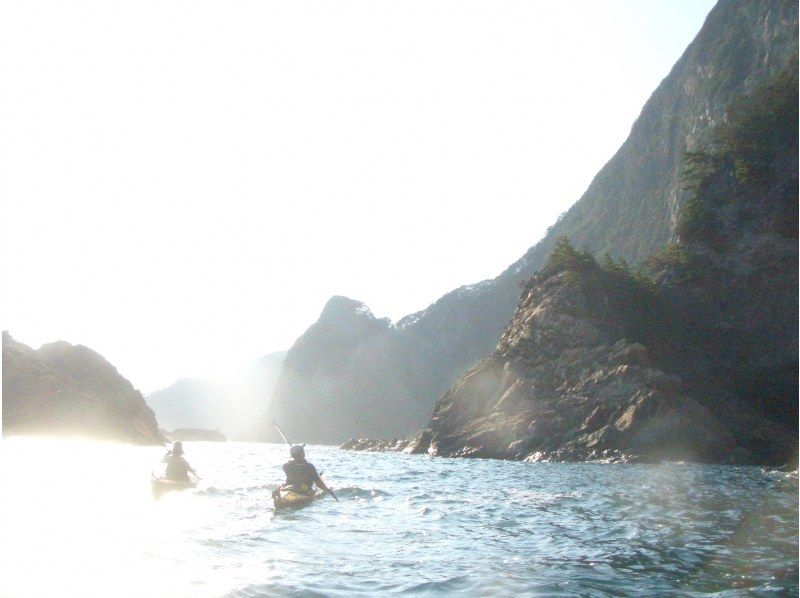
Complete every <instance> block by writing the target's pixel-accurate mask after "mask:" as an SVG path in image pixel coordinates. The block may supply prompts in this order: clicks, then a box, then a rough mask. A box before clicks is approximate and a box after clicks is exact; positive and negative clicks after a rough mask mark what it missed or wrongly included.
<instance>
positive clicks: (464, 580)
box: [400, 575, 469, 594]
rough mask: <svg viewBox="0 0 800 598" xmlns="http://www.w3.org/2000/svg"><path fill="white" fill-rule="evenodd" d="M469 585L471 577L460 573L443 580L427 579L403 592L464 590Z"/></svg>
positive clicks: (436, 592)
mask: <svg viewBox="0 0 800 598" xmlns="http://www.w3.org/2000/svg"><path fill="white" fill-rule="evenodd" d="M467 585H469V577H467V576H466V575H459V576H458V577H451V578H450V579H445V580H442V581H426V582H424V583H419V584H416V585H413V586H410V587H407V588H405V589H403V590H402V591H401V592H400V593H401V594H440V593H444V592H447V593H449V592H454V591H457V590H464V589H466V586H467Z"/></svg>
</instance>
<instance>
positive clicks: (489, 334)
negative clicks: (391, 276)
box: [272, 0, 798, 442]
mask: <svg viewBox="0 0 800 598" xmlns="http://www.w3.org/2000/svg"><path fill="white" fill-rule="evenodd" d="M797 23H798V21H797V4H796V3H795V2H789V1H780V0H761V1H758V0H722V1H720V2H719V4H718V5H717V6H716V7H715V8H714V9H713V10H712V11H711V13H710V14H709V16H708V18H707V19H706V22H705V24H704V26H703V28H702V30H701V31H700V32H699V33H698V35H697V37H696V39H695V40H694V41H693V42H692V43H691V44H690V45H689V47H688V48H687V50H686V51H685V52H684V54H683V56H682V57H681V58H680V60H679V61H678V62H677V63H676V65H675V66H674V67H673V69H672V71H671V72H670V73H669V75H668V76H667V77H666V78H665V79H664V80H663V81H662V83H661V84H660V85H659V87H658V88H657V89H656V91H655V92H654V93H653V95H652V97H651V98H650V99H649V100H648V102H647V103H646V104H645V106H644V108H643V110H642V112H641V114H640V116H639V118H638V119H637V120H636V122H635V123H634V125H633V127H632V129H631V133H630V135H629V137H628V139H627V140H626V141H625V143H624V144H623V145H622V147H621V148H620V149H619V151H618V152H617V153H616V154H615V155H614V156H613V157H612V158H611V160H610V161H609V162H608V163H607V164H606V165H605V166H604V167H603V169H602V170H601V171H600V172H599V173H598V174H597V176H596V177H595V179H594V180H593V181H592V183H591V185H590V186H589V188H588V189H587V191H586V193H584V195H583V196H582V197H581V198H580V200H579V201H578V202H577V203H576V204H575V205H574V206H573V207H572V208H571V209H570V210H569V211H568V212H566V214H565V215H564V216H563V218H561V219H560V220H559V221H558V222H557V223H555V224H554V225H553V226H552V227H551V228H550V229H549V231H548V234H547V235H546V236H545V238H544V239H542V240H541V241H540V242H539V243H537V244H536V245H535V246H533V247H532V248H531V249H530V250H529V251H528V252H527V253H526V254H525V255H524V256H523V257H522V258H521V259H520V260H518V261H517V262H515V263H514V264H512V265H511V266H510V267H509V268H508V269H506V270H505V271H504V272H503V273H501V274H500V275H499V276H498V277H497V278H495V279H493V280H487V281H484V282H482V283H479V284H476V285H472V286H466V287H462V288H460V289H457V290H455V291H453V292H451V293H449V294H447V295H445V296H444V297H442V298H441V299H439V300H438V301H437V302H436V303H434V304H433V305H431V306H430V307H429V308H427V309H426V310H424V311H422V312H419V313H416V314H412V315H410V316H407V317H405V318H403V319H402V320H400V321H399V322H398V323H397V325H395V326H389V325H388V324H387V325H385V326H384V330H383V331H382V333H381V334H380V335H376V336H375V337H374V338H373V339H372V340H371V341H370V344H369V347H370V351H369V352H368V351H365V350H364V346H363V345H361V344H358V343H356V344H353V343H351V342H350V341H349V340H348V339H347V337H346V335H345V337H342V338H341V339H338V338H337V336H336V334H337V327H336V326H333V325H331V326H328V327H327V329H328V330H329V331H330V336H328V337H326V338H325V341H324V343H325V345H326V346H336V347H340V350H341V351H346V350H347V349H345V348H346V347H350V349H351V350H352V352H351V353H349V354H348V355H347V356H346V357H345V356H344V355H339V356H338V357H337V358H338V359H340V360H346V361H347V363H348V367H347V368H346V369H343V370H339V369H335V368H333V369H327V370H324V371H325V373H324V374H323V373H320V374H318V375H315V377H314V382H313V384H311V385H309V384H307V383H306V381H305V380H304V379H303V378H302V377H299V376H296V375H293V374H291V373H290V372H289V371H287V372H286V376H287V377H286V379H285V380H282V381H281V382H279V384H278V386H277V388H276V391H275V394H274V395H273V398H272V401H273V403H274V404H275V405H276V409H279V410H282V413H283V414H285V415H287V416H288V415H289V412H288V411H286V410H287V409H290V408H289V407H288V406H289V405H292V406H293V407H292V409H297V410H298V414H297V418H296V420H297V422H298V426H299V428H298V430H297V431H298V434H300V435H301V436H303V437H304V438H307V439H309V440H312V441H323V440H325V441H335V442H341V441H343V440H345V439H346V438H348V437H350V436H369V435H371V436H378V437H389V436H392V435H396V434H399V435H403V434H404V433H406V434H407V433H409V432H411V428H406V429H405V430H402V429H400V428H401V427H402V426H405V425H407V426H413V424H414V423H415V422H418V421H421V420H426V419H427V416H428V415H429V414H430V413H431V410H432V406H433V403H434V401H435V400H436V398H437V397H438V396H440V395H441V393H442V392H444V391H445V390H446V389H447V388H448V387H449V386H450V385H451V384H452V383H453V382H454V381H455V380H456V378H457V377H458V376H459V374H461V373H462V372H463V371H464V370H465V369H467V368H468V367H470V366H471V365H472V364H474V363H475V361H477V360H478V359H480V358H481V357H482V356H484V355H486V354H487V353H489V352H490V351H491V350H492V348H493V347H494V346H495V345H496V343H497V340H498V338H499V337H500V334H501V333H502V331H503V329H504V327H505V326H506V324H507V323H508V319H509V318H510V317H511V315H512V314H513V313H514V306H515V305H516V304H517V301H518V299H519V288H518V283H519V282H520V281H522V280H525V279H527V278H529V277H530V276H531V275H533V274H534V273H535V272H537V271H538V270H539V269H540V268H542V266H543V265H544V264H545V260H546V257H547V255H548V253H549V252H550V250H551V249H552V248H553V246H554V244H555V242H556V239H558V238H559V237H560V236H563V235H566V236H568V237H569V238H570V239H571V240H572V241H573V242H574V243H575V244H576V245H577V246H581V247H583V246H587V247H589V248H590V249H591V250H592V251H595V252H608V253H610V254H612V255H614V256H617V257H624V258H625V259H627V260H628V261H629V262H633V263H635V262H640V261H642V260H644V259H646V258H648V257H649V256H650V255H651V254H652V253H653V252H654V251H656V250H658V249H659V248H660V247H663V246H664V244H666V243H668V242H669V241H671V240H674V239H675V238H676V228H677V214H678V212H679V210H680V208H681V206H682V205H683V204H684V203H685V201H686V199H687V195H686V193H685V192H684V191H682V185H681V164H682V156H683V154H684V152H686V151H687V150H693V149H695V148H696V147H698V144H700V143H701V142H702V140H703V139H704V136H705V134H706V132H707V131H708V130H709V127H710V126H711V125H712V124H713V123H715V122H718V121H719V120H720V119H721V118H722V116H723V114H724V112H725V110H726V108H727V107H728V105H729V104H730V102H731V101H732V100H733V99H734V98H736V97H738V96H740V95H741V94H742V93H745V92H748V91H751V90H752V89H754V88H755V86H756V85H757V84H759V83H760V82H763V81H764V80H766V79H768V78H769V77H771V76H773V75H774V74H775V73H776V72H777V71H778V70H779V69H780V67H781V66H782V65H783V64H784V63H785V62H786V60H787V57H788V56H790V55H791V54H792V53H793V52H796V49H797ZM510 217H524V215H519V214H515V215H512V216H510ZM342 329H343V330H346V329H347V326H343V327H342ZM312 336H313V338H315V339H321V337H320V335H312ZM310 338H311V337H309V338H307V339H306V340H305V341H304V343H303V346H304V348H303V352H304V353H306V354H308V355H310V356H319V354H320V353H321V352H322V351H323V349H322V347H321V346H320V347H318V348H314V347H312V341H311V340H310ZM340 341H341V342H340ZM315 359H317V357H312V358H309V360H308V362H307V365H308V366H310V365H311V364H313V363H317V362H316V361H315ZM303 360H304V358H303V357H302V356H301V353H300V352H299V351H295V361H296V362H297V363H299V362H301V361H303ZM303 367H305V368H306V370H307V369H308V368H307V367H306V366H303ZM368 371H374V372H375V380H374V381H373V382H370V383H369V384H367V385H364V384H363V383H361V382H356V381H355V380H349V379H347V377H348V376H352V375H353V373H354V372H355V373H357V375H358V376H362V375H363V374H364V373H365V372H368ZM398 388H401V391H398ZM366 393H369V394H366ZM351 402H352V403H354V404H355V405H370V406H375V408H378V405H379V404H380V409H379V411H380V413H389V412H390V413H392V418H391V419H390V420H386V421H384V422H381V421H380V420H379V419H378V418H373V417H362V418H361V419H360V420H354V421H355V422H356V423H355V424H353V425H350V426H348V428H347V430H349V432H347V431H346V430H345V429H344V428H343V429H342V430H341V431H340V432H333V433H327V432H326V434H325V436H324V438H323V437H322V436H318V435H317V431H316V426H315V425H311V424H310V423H309V424H308V425H306V424H305V423H303V422H304V421H309V422H310V420H306V419H305V418H304V417H303V416H301V415H300V414H299V412H300V411H301V410H302V411H305V412H311V413H314V412H318V411H319V410H320V409H321V408H323V407H324V409H325V410H326V411H327V412H330V411H331V410H332V409H333V408H336V409H344V410H351V408H350V407H348V403H351ZM356 411H357V409H356ZM359 421H361V422H363V425H361V424H359V423H358V422H359ZM401 422H402V424H401ZM395 424H397V425H395Z"/></svg>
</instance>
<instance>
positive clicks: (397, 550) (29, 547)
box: [0, 439, 798, 597]
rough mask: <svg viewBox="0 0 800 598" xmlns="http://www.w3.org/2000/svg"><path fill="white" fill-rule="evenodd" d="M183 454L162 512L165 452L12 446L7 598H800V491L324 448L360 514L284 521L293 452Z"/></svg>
mask: <svg viewBox="0 0 800 598" xmlns="http://www.w3.org/2000/svg"><path fill="white" fill-rule="evenodd" d="M184 446H185V449H186V457H187V460H188V461H189V462H190V463H191V464H192V465H193V466H194V467H195V469H196V470H197V471H198V473H199V474H200V475H201V476H202V477H203V480H202V482H201V483H200V486H199V487H198V488H197V489H195V490H188V491H184V492H181V493H171V494H168V495H166V496H164V497H163V498H162V499H161V500H159V501H155V500H153V497H152V495H151V492H150V482H149V480H150V473H151V471H156V472H157V471H158V470H159V467H163V465H160V463H159V462H160V459H161V457H162V455H163V454H164V449H161V448H142V447H133V446H126V445H117V444H104V443H90V442H81V441H65V440H42V439H10V440H4V441H2V443H0V475H1V476H2V477H1V478H0V484H2V490H1V491H0V492H1V493H2V494H1V496H2V499H1V500H2V503H1V505H0V506H1V507H2V511H1V513H0V522H1V523H2V527H1V528H0V567H1V568H2V573H0V594H2V595H3V596H82V597H83V596H136V597H143V596H170V597H172V596H264V595H268V596H277V595H280V596H353V595H379V594H386V593H396V594H408V595H463V596H476V595H478V596H480V595H486V596H495V595H497V596H516V595H528V596H530V595H547V596H587V595H611V596H641V595H652V596H663V595H690V596H695V595H697V596H699V595H714V596H739V595H748V596H750V595H764V596H783V595H797V593H798V486H797V475H796V474H787V473H783V472H775V471H767V470H763V469H760V468H754V467H712V466H698V465H687V464H666V465H658V466H652V465H609V464H599V463H584V464H545V463H537V464H529V463H511V462H502V461H489V460H455V459H432V458H428V457H423V456H411V455H403V454H394V453H384V454H373V453H351V452H346V451H341V450H338V449H335V448H331V447H307V454H308V457H309V460H310V461H312V462H313V463H314V464H315V465H316V466H317V468H318V469H321V470H324V472H325V475H324V477H325V478H326V480H327V481H328V483H329V484H330V485H331V486H332V487H333V488H334V489H335V490H336V491H337V494H338V496H339V498H340V500H341V502H339V503H337V502H335V501H334V500H333V499H331V498H330V497H326V498H325V499H323V500H321V501H317V502H316V503H314V504H313V505H311V506H310V507H308V508H306V509H303V510H300V511H296V512H293V513H280V514H275V513H273V511H272V504H271V500H270V498H269V494H270V492H271V491H272V490H273V489H274V488H275V487H276V486H277V485H278V484H279V483H280V482H281V481H282V476H281V469H280V466H281V464H282V463H283V462H284V461H285V460H286V458H287V454H286V453H287V449H286V447H284V446H280V445H269V444H246V443H222V444H217V443H203V442H197V443H191V442H187V443H185V444H184Z"/></svg>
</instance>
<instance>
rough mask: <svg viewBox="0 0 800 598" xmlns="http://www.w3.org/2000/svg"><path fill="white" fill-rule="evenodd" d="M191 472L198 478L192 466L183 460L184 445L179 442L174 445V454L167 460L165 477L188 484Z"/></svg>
mask: <svg viewBox="0 0 800 598" xmlns="http://www.w3.org/2000/svg"><path fill="white" fill-rule="evenodd" d="M190 471H191V472H192V473H193V474H194V475H195V476H197V473H195V471H194V469H192V466H191V465H189V463H187V461H186V459H184V458H183V444H182V443H181V442H180V441H178V442H176V443H175V444H173V445H172V453H171V454H170V456H169V459H168V460H167V472H166V474H165V476H164V477H166V478H167V479H168V480H173V481H175V482H188V481H189V472H190Z"/></svg>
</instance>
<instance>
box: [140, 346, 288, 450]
mask: <svg viewBox="0 0 800 598" xmlns="http://www.w3.org/2000/svg"><path fill="white" fill-rule="evenodd" d="M285 357H286V353H284V352H279V353H270V354H269V355H265V356H264V357H263V358H261V359H259V360H258V361H256V362H254V363H251V364H248V365H247V366H246V367H244V368H242V370H241V371H238V372H235V373H232V374H231V375H228V376H224V377H217V378H214V377H209V378H191V379H184V380H178V381H177V382H175V383H174V384H172V385H170V386H168V387H167V388H164V389H162V390H158V391H156V392H153V393H151V394H149V395H148V396H147V397H146V399H147V404H148V405H150V407H151V408H152V409H153V411H154V412H155V414H156V417H157V418H158V422H159V424H160V425H161V426H162V427H166V428H169V429H171V430H172V429H175V428H199V429H211V430H213V429H216V428H218V429H220V430H222V431H223V432H224V433H225V434H226V435H227V436H228V437H229V438H234V439H246V440H251V439H252V430H253V422H254V421H256V420H258V419H259V418H260V417H261V415H263V413H264V410H265V409H266V408H267V404H268V403H269V397H270V396H272V392H273V391H274V390H275V384H276V383H277V381H278V376H279V375H280V371H281V367H282V365H283V360H284V358H285Z"/></svg>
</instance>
